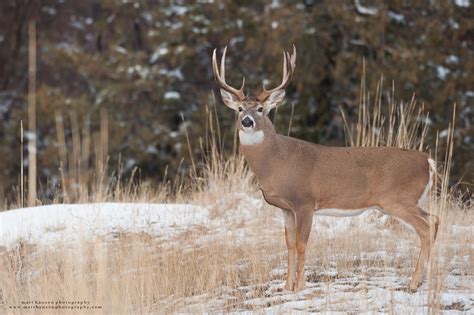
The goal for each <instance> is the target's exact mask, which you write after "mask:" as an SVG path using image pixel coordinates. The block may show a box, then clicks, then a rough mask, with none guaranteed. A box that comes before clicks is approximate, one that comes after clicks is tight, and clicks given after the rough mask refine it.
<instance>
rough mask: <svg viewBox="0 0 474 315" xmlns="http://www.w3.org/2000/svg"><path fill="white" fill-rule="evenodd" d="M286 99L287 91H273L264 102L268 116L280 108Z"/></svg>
mask: <svg viewBox="0 0 474 315" xmlns="http://www.w3.org/2000/svg"><path fill="white" fill-rule="evenodd" d="M284 99H285V90H283V89H280V90H276V91H273V92H272V93H271V94H270V95H269V96H268V98H267V99H266V100H265V102H263V107H264V108H265V114H268V113H269V112H270V111H271V110H272V109H274V108H275V107H277V106H279V105H280V104H281V103H282V102H283V100H284Z"/></svg>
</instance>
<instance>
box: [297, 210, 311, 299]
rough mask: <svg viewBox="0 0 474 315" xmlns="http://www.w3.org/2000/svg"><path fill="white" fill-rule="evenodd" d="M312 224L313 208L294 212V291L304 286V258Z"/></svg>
mask: <svg viewBox="0 0 474 315" xmlns="http://www.w3.org/2000/svg"><path fill="white" fill-rule="evenodd" d="M312 224H313V210H312V209H311V210H310V211H308V210H304V211H303V210H301V211H299V212H297V213H296V252H297V255H298V265H297V274H298V279H297V280H296V287H295V292H298V291H301V290H303V289H304V288H305V283H306V279H305V276H304V260H305V252H306V244H307V243H308V238H309V234H310V232H311V227H312Z"/></svg>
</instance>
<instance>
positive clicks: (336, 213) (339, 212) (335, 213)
mask: <svg viewBox="0 0 474 315" xmlns="http://www.w3.org/2000/svg"><path fill="white" fill-rule="evenodd" d="M367 210H381V209H380V208H379V207H369V208H362V209H333V208H329V209H315V210H314V214H315V215H326V216H330V217H353V216H356V215H359V214H362V213H364V212H365V211H367Z"/></svg>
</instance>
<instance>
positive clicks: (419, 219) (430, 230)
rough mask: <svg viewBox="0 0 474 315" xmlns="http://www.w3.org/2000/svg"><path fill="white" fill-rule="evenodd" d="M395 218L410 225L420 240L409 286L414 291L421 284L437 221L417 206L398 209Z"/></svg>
mask: <svg viewBox="0 0 474 315" xmlns="http://www.w3.org/2000/svg"><path fill="white" fill-rule="evenodd" d="M398 210H399V211H398V212H397V215H396V216H397V217H398V218H400V219H401V220H403V221H404V222H406V223H408V224H409V225H411V226H412V227H413V228H414V229H415V231H416V233H417V234H418V237H419V238H420V243H421V249H420V256H419V257H418V262H417V264H416V268H415V272H414V273H413V276H412V279H411V281H410V284H409V289H410V290H411V291H415V290H416V289H417V288H418V287H420V285H421V284H422V282H423V277H424V274H425V268H426V264H427V262H428V259H429V256H430V250H431V244H432V243H433V242H434V240H435V238H436V234H437V230H438V225H439V219H438V217H437V216H435V215H430V214H429V213H426V212H425V211H423V210H422V209H420V208H419V207H417V206H411V207H404V208H401V207H400V208H399V209H398Z"/></svg>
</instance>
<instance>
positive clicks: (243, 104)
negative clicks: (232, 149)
mask: <svg viewBox="0 0 474 315" xmlns="http://www.w3.org/2000/svg"><path fill="white" fill-rule="evenodd" d="M226 52H227V46H226V47H225V48H224V52H223V54H222V59H221V67H220V71H219V69H218V66H217V58H216V49H214V52H213V53H212V71H213V73H214V77H215V79H216V81H217V83H218V84H219V87H220V91H221V96H222V101H223V102H224V104H225V105H226V106H227V107H229V108H231V109H233V110H235V111H236V112H237V114H238V117H237V124H236V126H237V128H238V129H239V130H240V131H243V132H247V133H254V132H259V131H261V130H262V129H263V127H264V126H265V124H268V123H270V122H269V119H268V118H266V117H267V115H268V113H269V112H270V111H271V110H272V109H273V108H275V107H277V106H279V105H280V104H281V103H282V102H283V99H284V98H285V89H286V87H287V86H288V85H289V84H290V81H291V78H292V77H293V72H294V70H295V65H296V48H295V46H294V45H293V53H292V54H290V53H288V52H286V51H284V52H283V78H282V81H281V84H280V85H278V86H277V87H275V88H273V89H271V90H266V89H265V86H263V91H262V92H261V93H260V94H259V95H258V96H257V97H256V98H254V97H247V96H245V93H244V87H245V78H243V79H242V86H241V87H240V89H236V88H233V87H231V86H230V85H228V84H227V83H226V81H225V55H226ZM241 140H242V139H241Z"/></svg>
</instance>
